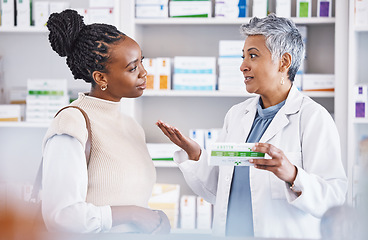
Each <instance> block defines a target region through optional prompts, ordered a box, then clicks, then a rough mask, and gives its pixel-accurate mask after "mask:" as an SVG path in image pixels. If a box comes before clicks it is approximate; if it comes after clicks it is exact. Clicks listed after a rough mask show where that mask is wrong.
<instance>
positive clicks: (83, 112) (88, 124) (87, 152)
mask: <svg viewBox="0 0 368 240" xmlns="http://www.w3.org/2000/svg"><path fill="white" fill-rule="evenodd" d="M66 108H76V109H78V110H79V111H80V112H81V113H82V114H83V117H84V119H85V120H86V126H87V131H88V138H87V142H86V148H85V154H86V163H87V168H88V165H89V160H90V158H91V141H92V140H91V139H92V132H91V122H90V121H89V117H88V115H87V113H86V112H85V111H84V110H83V109H82V108H80V107H78V106H66V107H63V108H62V109H60V110H59V111H58V112H57V113H56V114H55V116H54V117H56V116H57V115H58V114H59V113H60V112H61V111H63V110H64V109H66Z"/></svg>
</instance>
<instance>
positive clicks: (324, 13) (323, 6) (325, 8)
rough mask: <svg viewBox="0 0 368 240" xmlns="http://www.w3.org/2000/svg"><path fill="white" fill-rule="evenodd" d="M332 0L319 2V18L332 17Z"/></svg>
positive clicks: (320, 0)
mask: <svg viewBox="0 0 368 240" xmlns="http://www.w3.org/2000/svg"><path fill="white" fill-rule="evenodd" d="M331 8H332V1H331V0H318V3H317V17H331Z"/></svg>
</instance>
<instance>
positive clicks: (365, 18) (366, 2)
mask: <svg viewBox="0 0 368 240" xmlns="http://www.w3.org/2000/svg"><path fill="white" fill-rule="evenodd" d="M355 25H357V26H367V25H368V0H355Z"/></svg>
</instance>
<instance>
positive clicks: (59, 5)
mask: <svg viewBox="0 0 368 240" xmlns="http://www.w3.org/2000/svg"><path fill="white" fill-rule="evenodd" d="M68 8H70V2H50V9H49V11H50V14H52V13H60V12H62V11H64V10H65V9H68Z"/></svg>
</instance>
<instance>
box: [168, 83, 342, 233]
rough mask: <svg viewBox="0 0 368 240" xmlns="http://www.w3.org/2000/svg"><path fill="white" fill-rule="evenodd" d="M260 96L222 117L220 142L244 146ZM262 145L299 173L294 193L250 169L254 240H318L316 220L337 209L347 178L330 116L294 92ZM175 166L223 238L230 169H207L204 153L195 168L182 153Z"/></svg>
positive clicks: (264, 173) (266, 174)
mask: <svg viewBox="0 0 368 240" xmlns="http://www.w3.org/2000/svg"><path fill="white" fill-rule="evenodd" d="M258 101H259V96H257V97H255V98H251V99H247V100H246V101H244V102H242V103H240V104H237V105H235V106H233V107H232V108H231V109H230V110H229V112H228V113H227V114H226V117H225V120H224V126H223V129H222V132H221V134H220V135H219V138H218V140H217V141H218V142H234V143H241V142H245V141H246V139H247V136H248V134H249V132H250V129H251V126H252V123H253V121H254V118H255V114H256V111H257V109H256V106H257V103H258ZM260 142H266V143H270V144H273V145H274V146H276V147H277V148H279V149H281V150H282V151H283V152H284V153H285V155H286V156H287V158H288V159H289V161H290V162H291V163H293V164H294V165H295V166H297V168H298V174H297V177H296V179H295V182H294V184H295V187H296V188H297V189H299V190H300V191H302V194H301V195H300V196H299V197H297V195H296V194H295V192H293V191H291V190H290V188H289V185H288V184H287V183H285V182H284V181H282V180H280V179H279V178H277V177H276V176H275V175H274V174H273V173H271V172H269V171H265V170H260V169H256V168H254V167H250V189H251V196H252V208H253V225H254V235H255V237H273V238H278V237H280V238H281V237H282V238H310V239H313V238H315V239H317V238H320V228H319V226H320V218H321V217H322V215H323V214H324V212H325V211H326V210H328V209H329V208H330V207H332V206H336V205H341V204H343V203H344V201H345V195H346V192H347V177H346V174H345V171H344V168H343V165H342V162H341V149H340V140H339V135H338V132H337V129H336V126H335V123H334V121H333V119H332V118H331V116H330V114H329V113H328V112H327V111H326V110H325V109H324V108H323V107H322V106H320V105H319V104H318V103H316V102H314V101H313V100H311V99H310V98H309V97H307V96H305V95H303V94H302V93H300V92H299V91H298V89H297V88H296V87H294V86H293V87H292V88H291V90H290V92H289V95H288V97H287V99H286V102H285V105H284V106H283V107H282V108H281V109H280V110H279V112H278V113H277V114H276V116H275V117H274V119H273V121H272V122H271V124H270V125H269V127H268V128H267V130H266V131H265V133H264V134H263V136H262V138H261V139H260ZM174 160H175V161H176V162H177V163H178V164H179V168H180V169H181V171H182V172H183V174H184V177H185V179H186V181H187V183H188V184H189V186H190V187H191V188H192V190H193V191H194V192H195V193H196V194H198V195H200V196H202V197H204V198H205V199H206V200H207V201H209V202H211V203H213V204H215V208H214V222H213V232H214V234H215V235H225V233H226V218H227V207H228V200H229V194H230V187H231V181H232V176H233V171H234V167H233V166H220V167H217V166H208V163H207V153H206V152H205V151H202V154H201V157H200V160H199V161H198V162H195V161H188V156H187V154H186V153H185V152H183V151H178V152H176V153H175V156H174Z"/></svg>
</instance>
